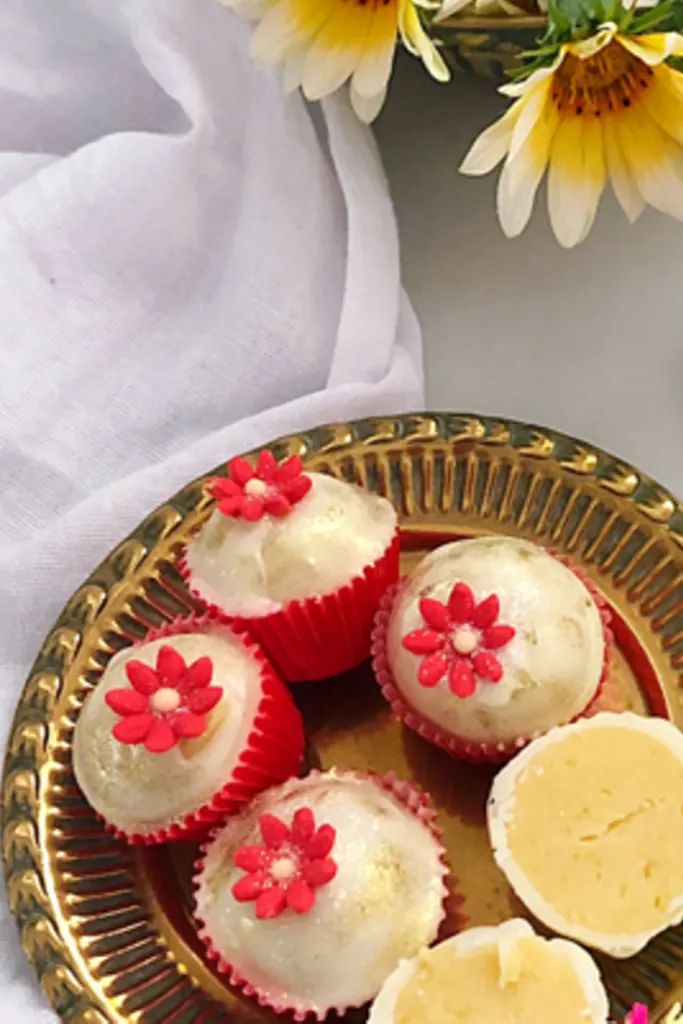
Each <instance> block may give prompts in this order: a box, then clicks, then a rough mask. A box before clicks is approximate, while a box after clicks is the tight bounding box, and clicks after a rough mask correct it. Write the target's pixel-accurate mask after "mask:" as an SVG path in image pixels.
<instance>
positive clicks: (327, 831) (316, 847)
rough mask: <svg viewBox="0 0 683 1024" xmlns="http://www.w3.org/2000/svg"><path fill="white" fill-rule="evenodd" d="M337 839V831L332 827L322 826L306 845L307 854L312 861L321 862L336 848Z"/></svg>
mask: <svg viewBox="0 0 683 1024" xmlns="http://www.w3.org/2000/svg"><path fill="white" fill-rule="evenodd" d="M336 837H337V833H336V830H335V829H334V828H333V827H332V825H321V826H320V828H319V829H318V830H317V831H316V832H315V833H314V835H312V836H311V838H310V839H309V840H308V842H307V843H306V847H305V853H306V856H307V857H310V859H311V860H320V859H322V858H324V857H327V855H328V853H329V852H330V851H331V850H332V847H333V846H334V841H335V839H336Z"/></svg>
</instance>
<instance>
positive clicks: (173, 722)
mask: <svg viewBox="0 0 683 1024" xmlns="http://www.w3.org/2000/svg"><path fill="white" fill-rule="evenodd" d="M169 725H170V726H171V728H172V730H173V734H174V736H175V737H176V739H179V740H196V739H197V737H198V736H201V735H202V733H203V732H204V730H205V729H206V719H205V718H204V715H193V714H192V712H191V711H185V712H183V711H181V712H180V713H178V714H175V715H173V717H172V718H171V719H170V721H169Z"/></svg>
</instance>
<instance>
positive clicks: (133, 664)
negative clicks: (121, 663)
mask: <svg viewBox="0 0 683 1024" xmlns="http://www.w3.org/2000/svg"><path fill="white" fill-rule="evenodd" d="M126 675H127V676H128V682H129V683H130V685H131V686H132V687H133V689H135V690H137V691H138V693H144V695H145V696H146V697H150V696H151V695H152V694H153V693H156V692H157V690H158V689H159V686H160V683H159V680H158V679H157V674H156V672H155V671H154V669H153V668H152V667H151V666H150V665H145V664H144V663H143V662H142V661H135V660H134V661H129V662H127V663H126Z"/></svg>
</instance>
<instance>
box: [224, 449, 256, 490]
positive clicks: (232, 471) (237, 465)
mask: <svg viewBox="0 0 683 1024" xmlns="http://www.w3.org/2000/svg"><path fill="white" fill-rule="evenodd" d="M254 475H255V474H254V468H253V466H252V465H251V463H250V462H247V460H246V459H243V458H242V457H241V455H236V456H235V458H234V459H230V462H229V463H228V476H229V477H230V479H231V480H234V481H235V483H236V484H239V486H240V487H244V485H245V484H247V483H249V481H250V480H251V479H252V478H253V477H254Z"/></svg>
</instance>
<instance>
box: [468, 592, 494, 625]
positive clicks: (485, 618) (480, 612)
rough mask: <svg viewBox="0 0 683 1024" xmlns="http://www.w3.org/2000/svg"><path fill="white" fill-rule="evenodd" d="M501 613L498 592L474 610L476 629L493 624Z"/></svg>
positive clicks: (473, 622) (473, 623) (473, 620)
mask: <svg viewBox="0 0 683 1024" xmlns="http://www.w3.org/2000/svg"><path fill="white" fill-rule="evenodd" d="M499 615H500V601H499V600H498V595H497V594H491V595H490V597H487V598H486V599H485V600H484V601H481V602H480V604H478V605H477V607H476V608H475V609H474V611H473V612H472V625H473V626H474V627H475V628H476V629H486V627H487V626H492V625H493V623H494V622H495V621H496V619H497V618H498V616H499Z"/></svg>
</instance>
